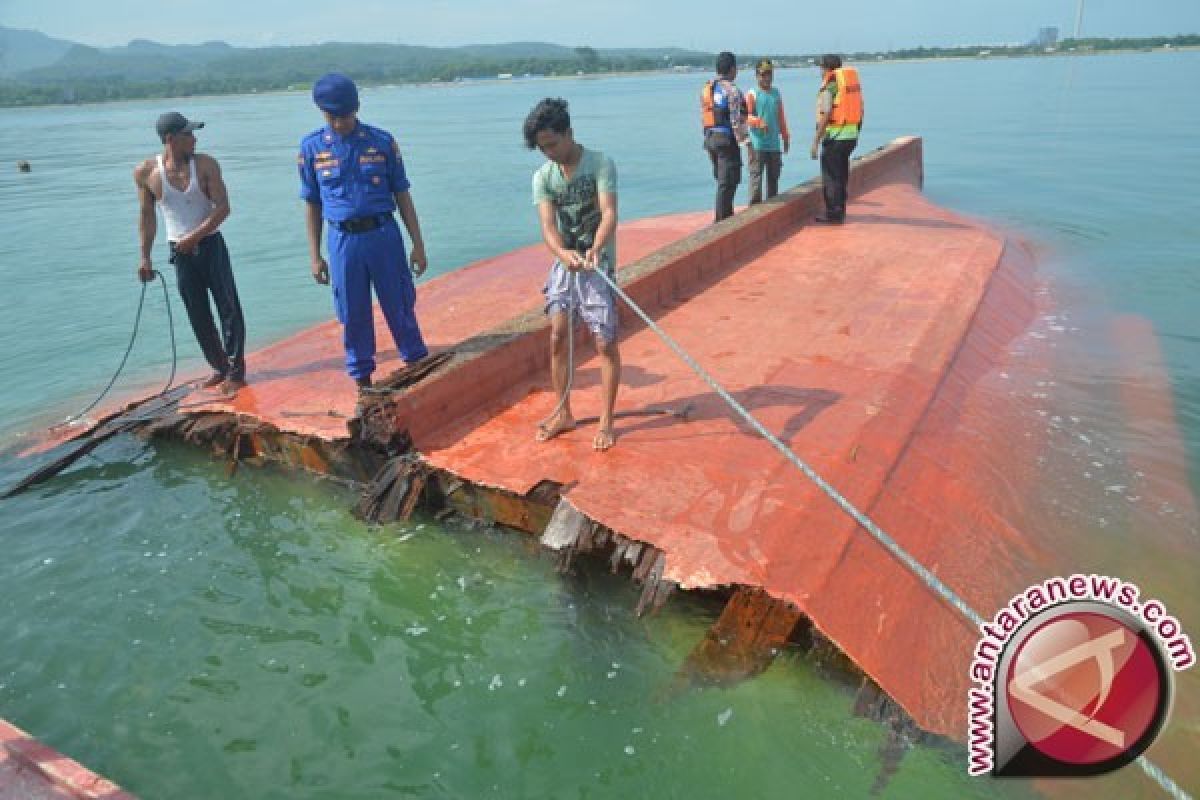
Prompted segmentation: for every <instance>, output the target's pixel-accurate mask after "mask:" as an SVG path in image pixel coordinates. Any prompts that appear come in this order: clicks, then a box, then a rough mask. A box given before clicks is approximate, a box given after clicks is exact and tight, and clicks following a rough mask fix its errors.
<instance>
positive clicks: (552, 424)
mask: <svg viewBox="0 0 1200 800" xmlns="http://www.w3.org/2000/svg"><path fill="white" fill-rule="evenodd" d="M573 430H575V419H574V417H572V416H571V415H570V414H569V413H568V412H566V411H560V412H558V413H557V414H555V415H553V416H551V417H548V418H546V419H544V420H542V421H541V422H539V423H538V426H537V434H535V435H534V438H535V439H536V440H537V441H539V442H548V441H550V440H551V439H553V438H554V437H555V436H558V435H559V434H560V433H566V432H567V431H573Z"/></svg>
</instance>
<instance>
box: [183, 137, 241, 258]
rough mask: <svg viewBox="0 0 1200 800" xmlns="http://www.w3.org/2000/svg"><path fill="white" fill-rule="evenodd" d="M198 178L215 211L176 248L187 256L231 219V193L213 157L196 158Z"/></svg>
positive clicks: (202, 156) (199, 156)
mask: <svg viewBox="0 0 1200 800" xmlns="http://www.w3.org/2000/svg"><path fill="white" fill-rule="evenodd" d="M196 176H197V177H198V178H199V179H200V188H202V189H203V190H204V194H205V195H207V196H208V199H209V200H211V201H212V204H213V209H212V211H210V212H209V214H208V216H207V217H205V218H204V221H203V222H201V223H200V224H199V225H197V226H196V227H195V228H194V229H193V230H190V231H188V232H187V234H186V235H185V236H182V237H180V239H179V241H178V242H176V243H175V248H176V249H177V250H178V251H179V252H181V253H184V254H185V255H186V254H188V253H191V252H192V251H193V250H195V249H196V245H198V244H199V243H200V240H201V239H203V238H204V237H206V236H211V235H212V234H214V233H216V232H217V228H219V227H221V223H222V222H224V221H225V220H226V219H227V218H228V217H229V211H230V209H229V191H228V190H227V189H226V188H225V179H224V178H222V177H221V166H220V164H218V163H217V160H216V159H215V158H213V157H211V156H205V155H197V156H196Z"/></svg>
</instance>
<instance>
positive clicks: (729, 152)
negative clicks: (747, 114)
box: [704, 131, 742, 222]
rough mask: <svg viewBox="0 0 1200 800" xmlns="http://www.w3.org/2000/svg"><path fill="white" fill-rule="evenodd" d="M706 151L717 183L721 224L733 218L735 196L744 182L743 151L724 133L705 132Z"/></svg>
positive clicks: (717, 208) (718, 214)
mask: <svg viewBox="0 0 1200 800" xmlns="http://www.w3.org/2000/svg"><path fill="white" fill-rule="evenodd" d="M704 149H705V150H707V151H708V157H709V159H710V160H711V161H712V168H713V179H714V180H716V182H717V206H716V221H717V222H720V221H721V220H723V219H725V218H726V217H732V216H733V196H734V195H735V194H736V193H737V187H738V184H739V183H741V182H742V150H741V148H740V147H738V143H737V139H735V138H733V135H732V134H728V133H725V132H724V131H705V133H704Z"/></svg>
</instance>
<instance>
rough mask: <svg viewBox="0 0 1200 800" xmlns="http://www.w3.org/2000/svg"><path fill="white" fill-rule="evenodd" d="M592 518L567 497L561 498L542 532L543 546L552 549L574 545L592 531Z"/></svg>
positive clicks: (561, 548)
mask: <svg viewBox="0 0 1200 800" xmlns="http://www.w3.org/2000/svg"><path fill="white" fill-rule="evenodd" d="M591 524H592V523H591V520H589V519H588V518H587V517H585V516H584V515H583V514H582V513H580V511H579V510H578V509H576V508H575V506H573V505H571V504H570V503H569V502H568V501H567V499H566V498H565V497H564V498H561V499H560V500H559V501H558V506H556V507H555V509H554V514H552V515H551V517H550V522H549V523H548V524H547V525H546V531H545V533H543V534H542V546H543V547H547V548H549V549H551V550H563V549H566V548H570V547H573V546H574V545H575V544H576V542H578V541H579V538H580V537H581V536H584V535H585V534H589V533H590V532H591Z"/></svg>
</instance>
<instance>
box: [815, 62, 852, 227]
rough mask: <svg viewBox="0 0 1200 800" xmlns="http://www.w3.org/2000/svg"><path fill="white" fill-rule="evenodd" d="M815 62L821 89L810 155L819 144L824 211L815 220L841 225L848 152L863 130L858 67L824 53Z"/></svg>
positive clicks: (848, 172)
mask: <svg viewBox="0 0 1200 800" xmlns="http://www.w3.org/2000/svg"><path fill="white" fill-rule="evenodd" d="M817 64H818V65H819V66H820V67H821V88H820V89H819V90H818V91H817V128H816V133H815V134H814V135H813V141H812V147H811V148H809V155H811V156H812V157H813V158H814V159H815V158H816V157H817V148H818V147H820V150H821V184H822V186H823V191H824V194H825V213H824V214H822V215H820V216H818V217H817V218H816V220H817V222H823V223H826V224H829V225H841V224H843V223H844V222H845V221H846V192H847V187H848V184H849V182H850V154H851V153H853V152H854V148H855V147H857V146H858V136H859V134H860V133H861V132H862V125H863V93H862V84H861V83H860V82H859V79H858V70H857V69H855V68H854V67H847V66H843V65H842V58H841V56H838V55H834V54H832V53H826V54H825V55H823V56H821V57H820V59H818V60H817Z"/></svg>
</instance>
